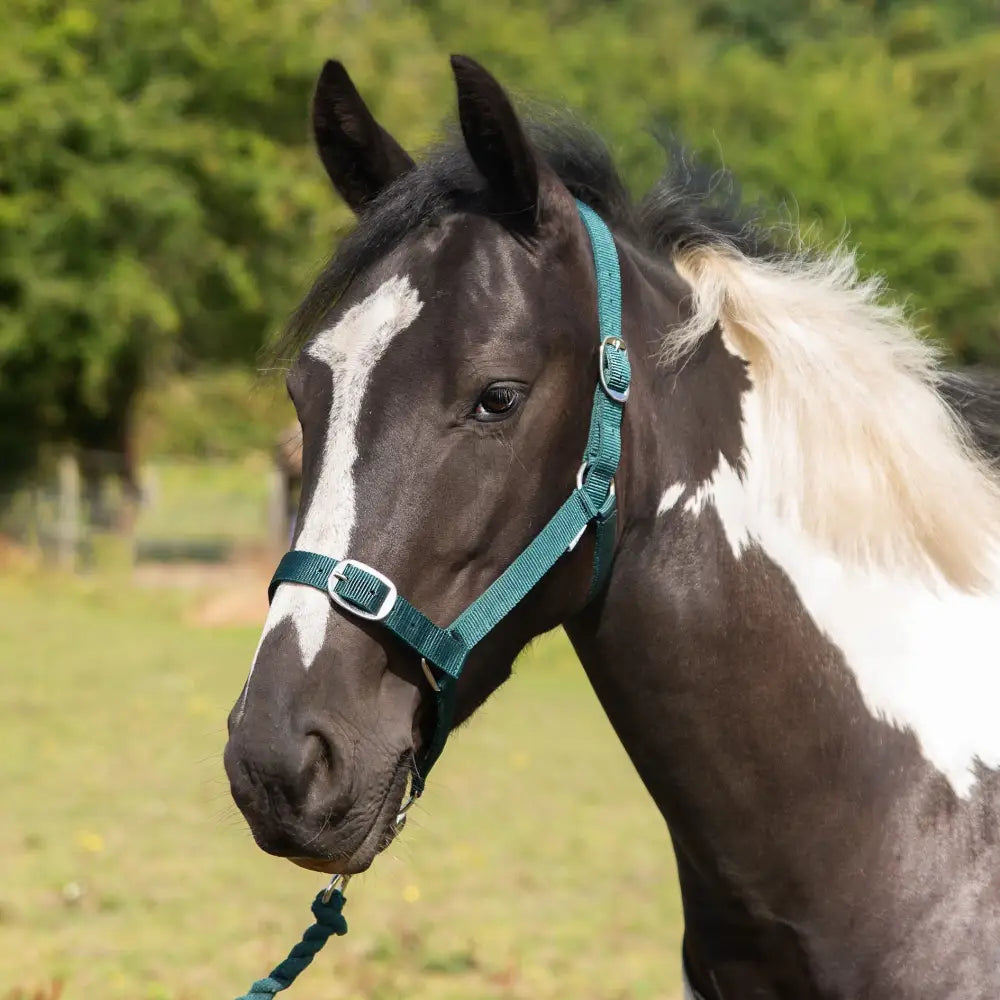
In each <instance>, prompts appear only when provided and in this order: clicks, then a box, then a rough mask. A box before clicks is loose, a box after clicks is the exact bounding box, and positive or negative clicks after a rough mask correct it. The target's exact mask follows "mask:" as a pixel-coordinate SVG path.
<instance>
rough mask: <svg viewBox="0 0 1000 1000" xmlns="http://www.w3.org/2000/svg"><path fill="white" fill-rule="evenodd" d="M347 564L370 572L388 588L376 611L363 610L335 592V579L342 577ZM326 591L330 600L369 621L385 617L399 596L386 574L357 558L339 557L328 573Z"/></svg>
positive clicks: (378, 620) (380, 619) (376, 620)
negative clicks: (338, 560)
mask: <svg viewBox="0 0 1000 1000" xmlns="http://www.w3.org/2000/svg"><path fill="white" fill-rule="evenodd" d="M348 566H357V567H358V569H361V570H364V572H366V573H371V575H372V576H373V577H375V579H376V580H381V581H382V583H384V584H385V585H386V586H387V587H388V588H389V593H387V594H386V595H385V600H384V601H383V602H382V604H381V605H380V606H379V609H378V611H374V612H372V611H365V610H364V609H363V608H359V607H358V606H357V605H356V604H352V603H351V602H350V601H348V600H347V599H346V598H344V597H341V596H340V594H338V593H337V584H336V581H337V580H341V579H343V576H344V570H345V569H346V568H347V567H348ZM326 591H327V593H328V594H329V595H330V600H332V601H333V602H334V604H339V605H340V606H341V607H342V608H343V609H344V610H345V611H350V613H351V614H352V615H357V616H358V617H359V618H366V619H367V620H368V621H370V622H380V621H382V619H383V618H385V617H386V616H387V615H388V614H389V612H390V611H392V608H393V605H394V604H395V603H396V598H397V597H398V596H399V594H398V592H397V590H396V585H395V584H394V583H393V582H392V580H390V579H389V578H388V577H387V576H385V575H383V574H382V573H380V572H379V571H378V570H377V569H372V568H371V566H368V565H367V564H366V563H363V562H359V561H358V560H357V559H341V560H340V562H339V563H337V565H336V566H334V567H333V571H332V572H331V573H330V577H329V579H328V580H327V582H326Z"/></svg>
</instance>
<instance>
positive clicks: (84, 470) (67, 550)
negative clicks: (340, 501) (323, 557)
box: [0, 452, 294, 569]
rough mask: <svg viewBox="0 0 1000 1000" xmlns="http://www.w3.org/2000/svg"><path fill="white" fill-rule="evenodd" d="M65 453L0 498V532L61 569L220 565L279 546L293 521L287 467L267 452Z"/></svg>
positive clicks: (285, 539)
mask: <svg viewBox="0 0 1000 1000" xmlns="http://www.w3.org/2000/svg"><path fill="white" fill-rule="evenodd" d="M125 472H126V466H125V460H124V458H123V457H122V456H118V455H113V454H108V453H90V452H88V453H84V454H82V455H81V454H72V453H65V454H63V455H61V456H59V458H58V460H57V461H56V462H55V463H54V465H53V466H52V468H51V469H50V470H49V471H48V473H47V474H45V475H42V476H39V477H38V479H37V480H36V481H35V482H34V483H32V484H30V485H28V486H26V487H24V488H22V489H19V490H17V491H16V492H13V493H8V494H0V536H4V537H5V538H7V539H8V540H11V541H13V542H14V543H16V544H19V545H22V546H24V547H26V548H29V549H31V550H33V551H35V552H37V553H38V554H39V555H40V556H41V557H42V558H43V559H44V560H45V561H46V562H49V563H52V564H54V565H58V566H60V567H62V568H64V569H75V568H86V567H88V566H91V565H94V564H97V563H101V562H102V561H106V560H114V561H117V562H122V561H127V562H132V563H141V562H180V561H197V562H223V561H227V560H231V559H233V558H237V557H239V556H240V555H242V554H246V553H254V552H260V551H262V550H265V549H266V550H270V549H281V548H283V547H285V544H286V543H287V540H288V535H289V526H290V523H291V517H292V515H293V511H292V507H291V501H292V499H293V493H294V491H293V489H292V487H291V484H290V483H289V480H288V474H287V471H286V470H285V469H284V468H283V467H282V465H281V464H280V463H276V462H274V461H273V460H272V459H271V457H270V456H267V455H262V454H254V455H250V456H248V457H246V458H245V459H242V460H239V461H209V460H196V459H190V458H169V457H167V458H157V459H155V460H153V461H150V462H147V463H144V464H143V465H142V466H141V467H140V469H139V472H138V482H137V489H135V488H132V487H131V486H130V484H129V479H128V477H127V476H126V475H125Z"/></svg>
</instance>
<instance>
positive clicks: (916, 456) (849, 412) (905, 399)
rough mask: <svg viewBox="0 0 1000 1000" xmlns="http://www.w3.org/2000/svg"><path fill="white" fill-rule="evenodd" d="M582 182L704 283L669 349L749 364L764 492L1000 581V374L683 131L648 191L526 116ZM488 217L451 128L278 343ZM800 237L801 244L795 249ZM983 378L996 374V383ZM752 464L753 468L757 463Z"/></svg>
mask: <svg viewBox="0 0 1000 1000" xmlns="http://www.w3.org/2000/svg"><path fill="white" fill-rule="evenodd" d="M527 128H528V131H529V135H530V136H531V139H532V141H533V143H534V146H535V149H536V150H537V152H538V153H539V155H540V156H541V158H542V159H543V160H544V161H546V162H547V163H548V164H549V166H550V167H551V168H552V169H553V170H554V171H555V172H556V174H557V175H558V176H559V177H560V179H561V180H562V181H563V183H564V184H565V185H566V186H567V188H568V189H569V190H570V192H571V193H572V194H573V195H574V196H575V197H577V198H579V199H580V200H582V201H584V202H585V203H587V204H589V205H590V206H591V207H592V208H594V209H595V211H597V212H598V213H599V214H600V215H601V216H602V217H603V218H604V219H605V221H607V222H608V224H609V225H610V226H611V227H612V228H613V229H614V230H615V231H616V232H617V233H619V234H621V235H622V236H623V237H625V238H627V239H630V240H631V241H632V242H634V243H636V244H637V245H639V246H641V247H643V248H644V249H646V250H647V251H648V252H649V253H650V254H651V255H653V256H657V257H661V258H662V257H667V258H669V259H670V260H672V262H673V264H674V266H675V268H676V269H677V271H678V273H679V274H680V275H681V276H682V277H683V278H684V279H685V280H686V281H687V282H688V284H689V286H690V288H691V294H690V301H689V306H690V311H689V315H688V318H687V320H686V321H685V322H684V323H683V324H682V326H681V327H680V328H674V329H672V330H669V331H668V332H667V333H666V335H665V337H664V341H663V345H662V357H661V360H662V363H663V364H664V365H665V366H667V367H676V366H679V365H682V364H683V363H684V360H685V359H686V358H688V357H690V356H691V354H692V352H693V351H694V349H695V348H696V347H697V345H698V344H699V343H700V342H701V341H702V340H703V338H704V337H706V336H707V335H708V334H709V333H710V332H711V331H712V330H714V329H716V328H720V329H721V330H722V333H723V336H724V338H725V340H726V343H727V345H728V346H729V348H730V349H731V350H732V351H734V352H735V353H737V354H738V355H740V356H741V357H742V358H743V359H744V360H745V361H746V363H747V365H748V372H749V376H750V379H751V382H752V383H753V387H754V391H755V396H756V401H755V406H756V409H755V413H756V417H755V419H758V420H759V422H760V427H759V428H758V430H759V432H760V435H761V437H760V440H761V441H764V442H767V447H766V449H762V450H766V452H767V454H766V455H765V454H760V455H749V456H748V459H749V460H750V462H751V463H752V465H753V466H754V468H755V469H756V480H757V482H756V483H755V487H754V492H755V494H756V495H757V497H758V499H759V500H760V501H761V502H765V503H768V504H770V505H771V506H772V508H773V510H774V511H775V512H776V513H778V514H779V515H781V516H787V517H793V518H795V519H796V520H797V522H798V523H799V524H800V526H801V528H802V529H803V530H804V531H805V532H806V533H807V534H808V535H809V536H811V537H812V538H813V539H814V540H815V541H818V542H820V543H822V544H823V545H824V547H825V548H827V549H828V550H829V551H830V552H832V553H833V554H834V555H836V556H838V557H840V558H843V559H846V560H849V561H851V562H854V563H862V564H869V565H873V566H876V567H879V568H882V569H886V570H890V571H895V570H905V571H908V572H916V573H918V574H926V575H929V576H931V577H933V578H934V579H937V580H940V579H943V580H944V581H946V582H948V583H950V584H952V585H954V586H957V587H959V588H961V589H963V590H975V589H980V588H984V587H988V586H992V585H995V584H996V582H997V581H996V575H997V567H998V555H1000V481H998V478H997V470H996V468H995V467H991V465H990V463H989V461H988V460H987V459H986V458H985V457H984V455H983V451H984V450H986V451H989V452H990V453H991V454H993V455H994V456H997V455H1000V379H997V380H995V381H994V382H993V384H992V386H986V380H984V378H983V377H982V376H975V377H973V378H969V377H968V376H959V375H954V374H949V373H947V372H946V371H945V370H944V369H943V368H942V367H941V363H940V354H939V352H938V350H937V349H936V348H935V347H934V346H932V345H931V344H930V343H929V342H928V341H927V340H924V339H922V338H921V337H919V336H918V335H917V334H916V332H915V331H914V330H913V328H912V327H911V326H910V324H909V323H908V322H907V319H906V317H905V315H904V313H903V311H902V310H901V309H900V308H899V307H898V306H896V305H893V304H891V303H888V302H886V301H885V299H884V296H883V291H884V289H883V285H882V282H881V281H880V279H878V278H873V277H862V276H861V275H860V273H859V270H858V267H857V262H856V258H855V256H854V254H853V253H852V252H851V251H850V250H849V249H847V248H846V247H844V246H843V245H840V246H837V247H835V248H834V249H833V250H831V251H828V252H825V253H821V252H817V251H814V250H806V249H804V248H803V247H802V246H801V245H800V243H799V242H797V241H796V240H795V239H792V240H788V239H787V238H779V234H778V231H777V230H774V229H770V228H768V227H767V226H765V225H763V224H762V223H761V221H760V217H759V215H758V214H757V213H755V212H753V211H750V210H748V209H747V208H746V207H745V206H744V205H743V203H742V201H741V198H740V194H739V190H738V188H737V185H736V183H735V181H734V180H733V178H732V176H731V175H730V174H729V173H728V172H726V171H721V170H708V169H704V168H702V167H700V166H699V165H698V164H697V162H695V161H694V160H693V159H692V158H690V157H689V156H687V155H685V153H684V151H683V149H681V148H680V147H679V146H678V145H676V144H670V143H665V145H666V146H667V147H668V148H667V151H668V154H669V155H668V165H667V169H666V171H665V173H664V175H663V177H662V178H661V179H660V180H659V181H658V182H657V183H656V185H654V187H653V188H652V189H651V190H650V191H649V193H648V194H647V195H646V196H645V197H644V198H642V199H641V201H639V202H638V203H635V202H634V201H633V200H632V198H631V197H630V196H629V192H628V189H627V187H626V185H625V184H624V182H623V181H622V179H621V176H620V174H619V173H618V171H617V170H616V168H615V165H614V161H613V158H612V156H611V154H610V152H609V150H608V148H607V146H606V145H605V143H604V142H603V140H602V139H601V138H600V137H599V136H598V135H597V134H596V133H595V132H594V131H593V130H591V129H590V128H588V127H587V126H585V125H583V124H581V123H580V122H579V121H578V120H577V119H575V118H573V117H571V116H568V115H565V114H557V113H546V114H542V115H540V116H536V117H535V118H534V119H532V121H530V122H529V123H528V125H527ZM456 211H463V212H472V213H479V214H488V211H489V208H488V202H487V199H486V197H485V192H484V189H483V183H482V180H481V178H480V177H479V175H478V173H477V171H476V169H475V167H474V166H473V164H472V163H471V161H470V159H469V157H468V154H467V152H466V150H465V147H464V145H463V144H462V143H461V142H460V141H457V140H456V139H455V138H452V139H451V140H450V141H446V142H445V143H443V144H442V145H441V146H439V147H437V148H436V149H434V150H432V151H431V153H430V155H429V156H428V158H427V159H426V160H425V161H424V162H423V163H422V164H421V165H420V166H418V167H417V168H415V169H414V170H412V171H410V172H409V173H407V174H406V175H404V176H403V177H401V178H400V179H399V180H397V181H396V182H395V183H394V184H392V185H391V186H390V187H389V188H387V189H386V190H385V191H384V192H382V194H381V195H380V196H379V197H378V198H377V199H376V200H375V201H374V202H373V203H372V205H371V206H370V208H369V209H368V210H367V211H366V212H365V214H364V215H363V216H362V217H361V219H360V220H359V222H358V224H357V226H356V227H355V229H354V230H353V231H352V232H351V233H350V234H348V235H347V236H346V238H345V239H344V240H343V241H342V243H341V244H340V247H339V248H338V250H337V252H336V253H335V255H334V256H333V258H332V259H331V261H330V262H329V264H328V265H327V266H326V267H325V268H324V269H323V271H322V273H321V274H320V276H319V278H318V279H317V280H316V282H315V284H314V285H313V288H312V290H311V291H310V292H309V294H308V295H307V296H306V298H305V300H304V301H303V303H302V305H301V306H300V307H299V309H298V310H297V312H296V313H295V314H294V316H293V317H292V320H291V322H290V323H289V326H288V328H287V330H286V333H285V336H284V338H283V339H282V340H281V341H280V343H279V346H278V353H279V354H280V355H282V356H284V357H286V358H287V357H289V356H290V355H291V354H292V352H297V349H298V348H300V347H301V346H302V344H303V343H305V341H306V340H307V339H308V338H309V337H310V336H311V335H312V334H313V333H314V332H315V331H316V329H317V328H318V327H319V325H320V324H321V322H322V321H323V319H324V318H325V317H326V315H327V314H328V313H329V311H330V310H331V309H332V308H333V306H334V305H335V303H336V301H337V299H338V298H339V296H340V295H341V294H342V293H343V291H344V290H345V289H346V287H347V286H348V284H349V283H350V281H351V279H352V278H353V277H354V275H356V274H358V273H360V272H361V271H363V270H365V269H366V268H367V267H369V266H371V265H372V264H373V263H374V262H375V261H377V260H378V259H380V258H381V257H383V256H385V254H387V253H389V252H390V251H391V250H392V249H393V248H394V247H395V246H397V245H398V244H399V243H400V242H401V241H402V240H403V239H404V238H405V237H406V236H407V235H408V234H409V233H412V232H414V231H416V230H418V229H420V228H422V227H424V226H429V225H433V224H434V223H435V222H436V221H438V220H439V219H441V218H442V217H443V216H445V215H446V214H449V213H452V212H456ZM789 242H791V244H792V245H791V246H789V245H788V244H789ZM984 386H986V387H985V388H984ZM748 474H749V473H748Z"/></svg>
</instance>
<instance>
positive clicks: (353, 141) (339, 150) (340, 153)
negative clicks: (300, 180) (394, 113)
mask: <svg viewBox="0 0 1000 1000" xmlns="http://www.w3.org/2000/svg"><path fill="white" fill-rule="evenodd" d="M312 125H313V135H314V136H315V138H316V148H317V150H318V151H319V158H320V159H321V160H322V161H323V166H324V167H326V172H327V174H329V176H330V180H331V181H333V186H334V187H335V188H336V189H337V190H338V191H339V192H340V195H341V197H342V198H343V199H344V201H346V202H347V204H348V205H350V207H351V208H352V209H354V211H355V212H361V211H362V209H364V207H365V206H366V205H367V204H368V203H369V202H370V201H371V200H372V199H373V198H374V197H375V196H376V195H377V194H378V193H379V192H380V191H382V190H383V189H384V188H386V187H388V186H389V185H390V184H391V183H392V182H393V181H394V180H396V178H397V177H401V176H402V175H403V174H405V173H406V172H407V171H408V170H410V169H412V167H413V160H412V159H411V158H410V156H409V154H408V153H407V152H406V151H405V150H404V149H403V147H402V146H400V145H399V143H398V142H396V140H395V139H393V137H392V136H391V135H389V133H388V132H386V130H385V129H384V128H382V126H381V125H379V123H378V122H377V121H375V119H374V117H372V113H371V112H370V111H369V110H368V106H367V105H366V104H365V102H364V101H363V100H362V99H361V95H360V94H359V93H358V91H357V89H356V88H355V86H354V84H353V83H352V82H351V78H350V77H349V76H348V75H347V70H346V69H344V67H343V65H342V64H341V63H339V62H335V61H334V60H329V61H328V62H327V63H326V65H325V66H324V67H323V71H322V72H321V73H320V75H319V80H318V82H317V83H316V93H315V95H314V96H313V103H312Z"/></svg>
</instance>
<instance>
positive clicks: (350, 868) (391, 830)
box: [288, 766, 409, 875]
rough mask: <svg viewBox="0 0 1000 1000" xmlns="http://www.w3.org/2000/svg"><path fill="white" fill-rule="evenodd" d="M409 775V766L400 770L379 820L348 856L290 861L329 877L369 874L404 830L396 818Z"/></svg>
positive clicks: (301, 858)
mask: <svg viewBox="0 0 1000 1000" xmlns="http://www.w3.org/2000/svg"><path fill="white" fill-rule="evenodd" d="M408 776H409V767H408V766H407V767H401V768H400V769H399V770H397V772H396V774H395V775H394V776H393V780H392V782H391V783H390V784H389V787H388V789H387V790H386V794H385V797H384V798H383V800H382V805H381V806H380V808H379V811H378V813H377V815H376V816H375V820H374V821H373V823H372V825H371V826H370V827H369V829H368V832H367V833H366V834H365V835H364V837H363V838H362V840H361V843H360V844H358V846H357V847H355V848H354V850H352V851H351V852H350V853H349V854H348V855H346V856H345V855H343V854H337V855H331V856H330V857H328V858H322V857H319V858H316V857H313V858H309V857H290V858H289V859H288V860H289V861H291V862H292V864H294V865H298V867H299V868H305V869H307V870H309V871H313V872H323V873H324V874H326V875H359V874H360V873H361V872H363V871H367V870H368V869H369V868H370V867H371V864H372V862H373V861H374V860H375V858H376V857H378V855H379V854H381V853H382V852H383V851H384V850H385V849H386V848H387V847H388V846H389V845H390V844H391V843H392V842H393V841H394V840H395V839H396V835H397V834H398V833H399V831H400V830H401V829H402V824H399V825H398V826H397V824H396V819H397V817H398V816H399V811H400V808H401V806H402V803H403V795H404V793H405V792H406V783H407V779H408Z"/></svg>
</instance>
